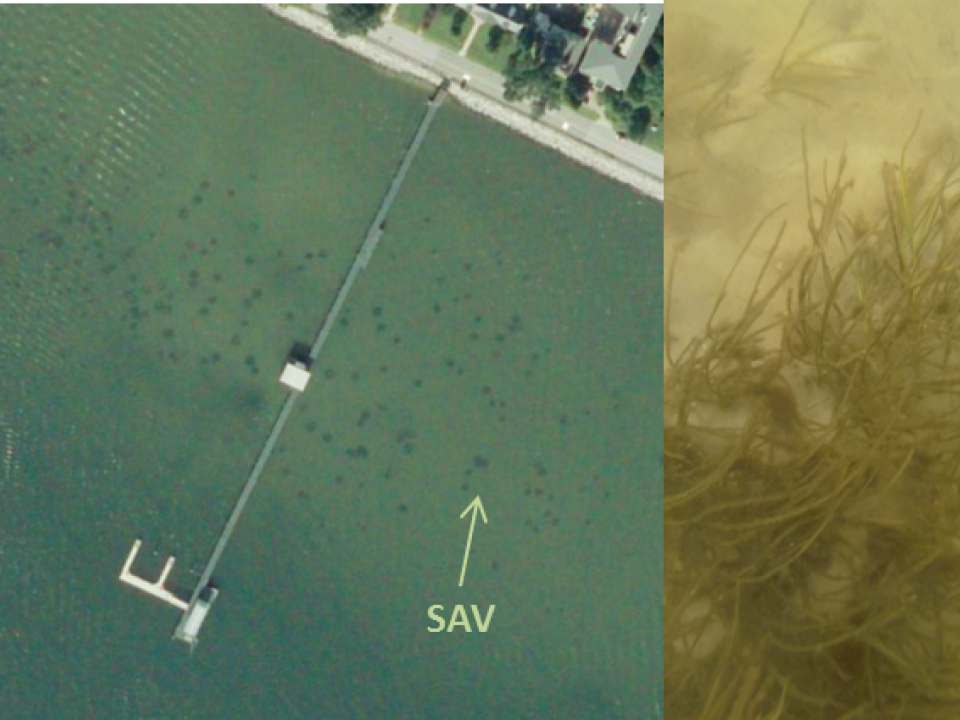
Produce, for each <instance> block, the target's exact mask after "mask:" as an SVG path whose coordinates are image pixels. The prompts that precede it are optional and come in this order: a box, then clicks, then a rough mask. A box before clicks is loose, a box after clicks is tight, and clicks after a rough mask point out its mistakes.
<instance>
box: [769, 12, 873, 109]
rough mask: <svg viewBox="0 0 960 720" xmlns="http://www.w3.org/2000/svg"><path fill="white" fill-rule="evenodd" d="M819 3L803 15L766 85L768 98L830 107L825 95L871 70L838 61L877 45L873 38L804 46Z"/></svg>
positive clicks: (857, 37) (849, 37)
mask: <svg viewBox="0 0 960 720" xmlns="http://www.w3.org/2000/svg"><path fill="white" fill-rule="evenodd" d="M816 2H817V0H810V1H809V2H808V3H807V7H806V9H805V10H804V12H803V13H802V14H801V15H800V19H799V20H798V21H797V26H796V28H794V31H793V34H792V35H791V36H790V39H789V40H788V41H787V43H786V44H785V45H784V47H783V52H781V54H780V57H779V59H778V60H777V64H776V65H775V66H774V68H773V70H772V71H771V73H770V76H769V78H768V79H767V82H766V88H765V91H766V95H767V97H768V98H770V99H771V100H775V99H776V98H778V97H779V96H781V95H795V96H797V97H802V98H806V99H807V100H811V101H813V102H815V103H817V104H818V105H827V104H828V103H827V102H826V101H825V100H824V98H823V95H824V92H825V91H827V90H831V89H837V88H840V87H842V85H843V84H844V83H847V82H849V81H851V80H856V79H860V78H863V77H864V76H866V75H868V74H869V70H868V69H867V68H863V67H856V66H852V65H850V64H848V63H846V62H842V61H840V60H838V59H837V56H838V55H840V54H841V53H843V52H844V50H846V48H847V46H850V45H853V44H858V43H865V42H873V41H875V40H877V38H875V37H873V36H870V35H849V34H845V35H843V36H839V37H835V38H830V39H820V40H815V41H812V42H810V43H809V44H806V45H801V44H800V43H801V38H802V35H803V30H804V28H805V26H806V25H807V20H808V19H809V17H810V12H811V10H813V8H814V5H815V4H816Z"/></svg>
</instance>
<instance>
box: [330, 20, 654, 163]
mask: <svg viewBox="0 0 960 720" xmlns="http://www.w3.org/2000/svg"><path fill="white" fill-rule="evenodd" d="M312 7H313V8H314V9H315V10H318V11H320V12H321V13H322V12H324V10H325V6H323V5H319V4H317V5H313V6H312ZM367 37H368V38H369V39H371V40H373V41H375V42H378V43H380V44H382V45H385V46H387V47H389V48H391V49H392V50H393V51H395V52H397V53H399V54H401V55H404V56H406V57H408V58H410V59H411V60H414V61H416V62H418V63H420V64H421V65H425V66H427V67H429V68H431V69H433V70H435V71H437V72H440V73H442V74H444V75H446V76H447V77H449V78H451V79H457V78H462V77H463V76H464V75H469V76H470V80H469V86H470V87H471V88H473V90H475V91H477V92H479V93H481V94H483V95H486V96H488V97H490V98H493V99H495V100H497V101H498V102H502V103H505V104H509V105H515V103H506V101H505V100H504V99H503V77H502V76H501V75H500V74H499V73H496V72H494V71H492V70H489V69H488V68H485V67H484V66H483V65H479V64H478V63H475V62H473V61H472V60H469V59H467V58H465V57H460V56H459V55H457V54H456V53H455V52H451V51H450V50H447V49H445V48H442V47H440V46H439V45H437V44H436V43H433V42H430V41H429V40H427V39H425V38H422V37H420V36H419V35H417V34H416V33H413V32H410V31H409V30H407V29H405V28H402V27H400V26H398V25H395V24H393V23H392V22H387V23H385V24H384V25H383V26H382V27H380V28H379V29H377V30H375V31H374V32H372V33H370V34H369V35H368V36H367ZM541 122H543V123H544V124H546V125H549V126H551V127H553V128H555V129H557V130H561V131H563V132H566V133H567V134H568V135H570V136H571V137H574V138H576V139H577V140H580V141H581V142H584V143H586V144H589V145H592V146H593V147H595V148H597V149H599V150H601V151H603V152H605V153H607V154H608V155H612V156H613V157H615V158H617V159H619V160H620V161H621V162H623V163H626V164H627V165H630V166H631V167H635V168H638V169H640V170H642V171H643V172H645V173H647V174H648V175H652V176H654V177H655V178H657V179H658V180H661V181H662V180H663V155H662V154H660V153H658V152H656V151H655V150H651V149H650V148H648V147H644V146H643V145H638V144H637V143H634V142H630V141H627V140H621V139H620V138H619V137H617V134H616V133H615V132H614V131H613V129H612V128H611V127H610V126H609V125H607V124H606V123H603V122H594V121H592V120H589V119H588V118H585V117H583V116H582V115H580V114H579V113H577V112H574V111H573V110H570V109H569V108H561V109H560V110H554V111H551V112H549V113H547V114H546V115H545V116H544V117H543V118H542V119H541Z"/></svg>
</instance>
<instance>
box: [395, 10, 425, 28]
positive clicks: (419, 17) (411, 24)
mask: <svg viewBox="0 0 960 720" xmlns="http://www.w3.org/2000/svg"><path fill="white" fill-rule="evenodd" d="M425 12H427V6H426V5H400V6H399V7H398V8H397V12H396V13H395V14H394V16H393V21H394V22H395V23H396V24H397V25H400V26H401V27H405V28H406V29H407V30H412V31H413V32H417V31H418V30H419V29H420V24H421V23H422V22H423V15H424V13H425Z"/></svg>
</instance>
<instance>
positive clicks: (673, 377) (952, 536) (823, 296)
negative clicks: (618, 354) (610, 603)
mask: <svg viewBox="0 0 960 720" xmlns="http://www.w3.org/2000/svg"><path fill="white" fill-rule="evenodd" d="M804 154H806V153H804ZM938 158H939V156H938V155H937V154H935V153H932V154H931V155H929V156H928V157H925V158H923V159H921V160H920V161H919V162H918V163H916V164H915V165H914V166H912V167H909V168H908V167H907V164H906V160H905V154H904V155H902V156H901V158H900V161H899V163H898V164H897V165H890V166H887V167H886V168H885V169H884V172H883V175H882V183H877V185H878V190H879V191H882V193H883V195H882V196H883V198H884V199H885V205H884V206H883V211H882V212H881V213H879V217H878V218H877V219H876V220H873V221H864V220H862V219H860V218H852V217H850V216H849V215H848V214H847V213H846V212H845V211H844V200H845V196H846V194H847V192H848V191H849V189H850V187H851V181H850V180H848V179H846V177H845V164H844V162H843V160H842V159H841V162H840V163H839V166H838V167H837V168H836V169H835V170H834V171H832V172H830V171H828V168H826V167H825V168H824V172H823V175H822V177H823V179H822V184H821V187H820V188H819V189H817V190H813V189H810V190H808V206H809V223H808V231H809V234H810V243H809V249H808V252H807V253H806V254H805V255H803V256H801V257H800V258H799V259H798V261H797V265H796V267H795V268H793V269H788V270H787V271H786V272H783V273H782V274H781V275H779V276H777V277H775V278H766V279H765V277H764V276H765V275H767V274H768V273H769V272H770V268H771V265H772V258H773V256H774V253H775V252H776V247H774V250H773V252H771V255H770V259H769V260H768V262H767V264H766V265H765V266H764V268H763V271H762V272H761V277H759V278H757V279H756V285H755V288H754V290H753V292H752V294H751V295H750V297H749V299H748V301H747V302H746V305H745V308H744V310H743V312H742V313H741V314H740V315H739V317H738V319H736V320H734V321H727V322H719V321H717V319H716V318H717V317H718V315H719V312H718V310H719V308H720V306H721V304H722V303H724V301H725V299H726V292H727V288H728V286H725V287H724V290H723V291H722V293H721V297H720V299H719V300H718V303H717V308H715V309H714V313H713V315H712V316H711V319H710V321H709V322H708V324H707V327H706V328H705V330H704V332H703V333H702V334H701V335H700V336H699V337H697V338H695V339H694V340H693V341H692V342H690V343H689V344H688V345H687V346H686V347H684V348H683V349H682V350H681V352H679V353H678V354H676V355H674V353H673V351H672V348H670V347H669V346H668V361H669V367H668V371H667V376H666V387H665V400H666V403H665V408H666V415H665V423H664V448H665V478H664V492H665V498H664V502H665V536H666V537H665V540H666V557H665V573H664V583H665V593H666V613H665V620H664V632H665V653H666V673H665V697H666V714H667V716H669V717H670V718H676V719H677V720H693V719H700V720H712V719H720V718H723V719H728V718H735V719H739V718H745V719H750V720H752V719H754V718H764V719H769V720H774V719H780V720H787V719H788V718H789V719H791V720H792V719H794V718H796V719H798V720H800V719H803V720H808V719H814V718H815V719H821V718H822V719H829V720H853V719H854V718H864V719H866V718H870V719H873V718H881V719H885V718H891V719H893V718H902V719H904V720H908V719H916V720H926V719H937V718H957V717H960V344H958V341H960V222H958V217H957V213H958V210H960V188H958V187H957V181H956V179H955V170H956V165H951V167H950V168H949V169H948V170H945V171H944V170H940V171H934V162H935V161H936V160H938ZM808 176H809V173H808ZM768 226H769V217H768V218H767V219H766V220H765V221H764V222H763V223H761V225H760V227H759V228H758V230H757V233H755V236H758V235H760V234H762V233H764V232H769V230H768ZM784 232H786V229H785V228H784V227H783V226H781V227H780V229H779V231H778V232H777V235H776V237H777V238H779V237H782V235H783V233H784ZM752 241H753V239H752V238H751V242H752ZM672 274H673V273H672V272H671V276H672ZM738 279H739V278H738V276H737V274H736V271H734V273H733V274H732V275H731V278H730V279H729V280H728V285H729V284H730V283H732V282H735V281H737V280H738ZM672 284H673V283H672V282H671V283H670V285H669V286H668V313H667V323H668V325H669V322H670V320H669V293H670V292H672V287H670V286H672ZM788 287H789V301H788V303H787V305H786V312H785V313H781V314H779V316H778V317H771V312H770V303H771V300H772V298H773V297H774V296H775V295H777V294H778V293H781V292H784V291H786V290H787V288H788ZM667 337H669V327H668V332H667ZM814 400H816V401H814Z"/></svg>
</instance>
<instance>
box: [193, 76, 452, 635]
mask: <svg viewBox="0 0 960 720" xmlns="http://www.w3.org/2000/svg"><path fill="white" fill-rule="evenodd" d="M446 89H447V84H446V82H445V83H444V84H442V85H441V86H440V87H439V88H437V91H436V92H435V93H434V95H433V97H432V98H431V99H430V102H429V105H428V107H427V111H426V113H424V116H423V119H422V120H421V121H420V126H419V127H418V128H417V132H416V135H414V137H413V140H412V141H411V143H410V145H409V147H407V151H406V153H405V154H404V156H403V161H402V162H401V163H400V167H399V169H398V170H397V173H396V175H394V178H393V182H392V183H390V189H389V190H388V191H387V194H386V196H385V197H384V199H383V202H382V203H381V204H380V209H379V210H377V214H376V217H374V220H373V224H372V225H371V226H370V230H369V231H368V232H367V236H366V238H365V239H364V241H363V244H362V245H361V246H360V249H359V250H358V251H357V254H356V256H355V257H354V259H353V264H352V265H351V266H350V270H349V272H348V273H347V275H346V277H345V278H344V281H343V283H342V284H341V285H340V289H339V290H338V291H337V296H336V298H335V299H334V301H333V304H332V305H331V306H330V309H329V310H328V311H327V314H326V316H325V317H324V319H323V323H322V325H321V326H320V330H319V332H318V333H317V337H316V340H314V343H313V345H312V347H311V348H310V359H311V361H313V360H316V359H317V357H318V356H319V355H320V351H321V350H322V349H323V345H324V343H325V342H326V341H327V337H328V336H329V335H330V330H331V329H332V328H333V325H334V323H335V322H336V320H337V317H338V316H339V314H340V310H341V309H342V308H343V304H344V302H345V301H346V299H347V295H348V294H349V293H350V289H351V288H352V287H353V283H354V281H356V279H357V276H358V275H359V273H360V271H361V270H363V269H364V268H366V266H367V263H369V262H370V258H371V257H372V256H373V253H374V251H375V250H376V249H377V245H378V243H379V242H380V237H381V235H382V234H383V229H384V222H385V220H386V218H387V214H388V213H389V212H390V208H391V207H392V206H393V202H394V200H396V197H397V194H398V193H399V192H400V187H401V186H402V185H403V181H404V179H406V177H407V172H408V171H409V170H410V166H411V165H412V164H413V161H414V159H415V158H416V156H417V153H418V152H419V151H420V147H421V146H422V145H423V140H424V138H425V137H426V135H427V132H428V131H429V130H430V125H431V124H432V123H433V119H434V117H435V116H436V114H437V110H439V108H440V105H441V104H442V103H443V100H444V98H445V96H446ZM299 397H300V393H299V392H297V391H296V390H291V391H290V393H289V394H288V395H287V399H286V401H285V402H284V403H283V408H282V409H281V410H280V414H279V415H278V416H277V419H276V421H275V422H274V424H273V428H272V429H271V431H270V434H269V435H268V436H267V441H266V442H265V443H264V444H263V447H262V448H261V449H260V454H259V455H258V456H257V460H256V462H255V463H254V464H253V468H252V469H251V470H250V474H249V475H248V476H247V481H246V482H245V483H244V485H243V490H242V491H241V493H240V497H238V498H237V502H236V504H235V505H234V506H233V511H232V512H231V513H230V517H229V518H228V519H227V522H226V524H225V525H224V526H223V530H222V531H221V533H220V537H219V538H218V539H217V544H216V545H215V546H214V548H213V552H212V553H211V554H210V558H209V559H208V560H207V564H206V565H205V566H204V568H203V572H202V573H201V574H200V579H199V580H198V581H197V585H196V587H195V588H194V590H193V593H192V594H191V596H190V600H189V602H188V603H187V607H186V610H185V611H184V612H183V615H182V616H181V617H180V622H179V623H178V624H177V628H176V630H175V631H174V637H175V638H177V639H178V640H184V641H186V642H190V643H191V644H192V643H194V642H196V636H195V635H193V634H191V633H189V632H188V631H187V624H188V622H189V620H190V617H191V615H192V614H193V612H194V609H195V607H196V605H197V601H198V600H199V598H200V594H201V593H202V592H203V590H204V589H205V588H206V587H207V586H208V585H209V584H210V579H211V578H212V577H213V573H214V571H215V570H216V568H217V564H218V563H219V562H220V558H221V556H222V555H223V552H224V550H226V548H227V543H229V542H230V536H231V535H232V534H233V531H234V528H236V526H237V523H238V522H239V521H240V516H241V515H242V514H243V511H244V508H246V506H247V502H248V501H249V500H250V496H251V495H252V494H253V490H254V488H256V486H257V481H258V480H259V479H260V475H261V474H262V473H263V470H264V468H265V467H266V465H267V461H268V460H269V459H270V455H271V454H272V453H273V450H274V447H276V444H277V441H278V440H279V439H280V435H281V434H282V433H283V429H284V427H285V426H286V424H287V420H288V419H289V418H290V413H291V412H292V411H293V406H294V405H295V404H296V402H297V399H298V398H299Z"/></svg>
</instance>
